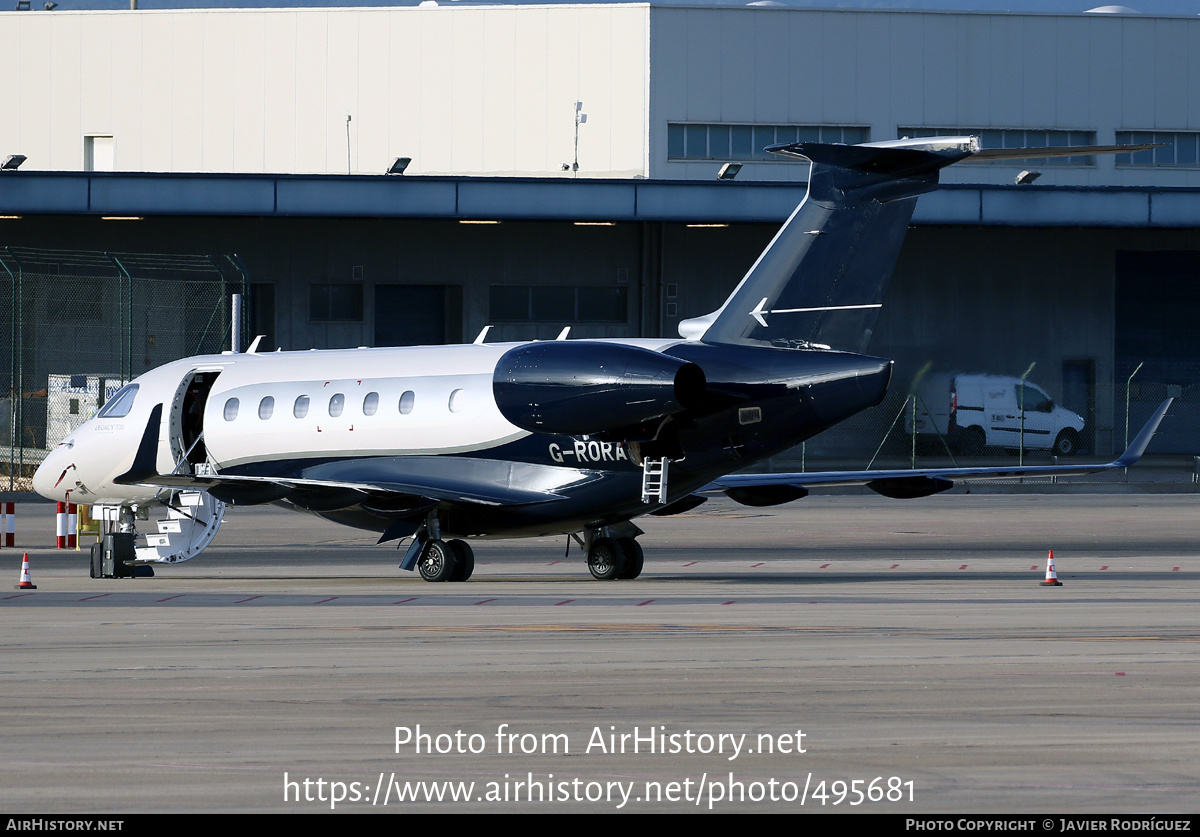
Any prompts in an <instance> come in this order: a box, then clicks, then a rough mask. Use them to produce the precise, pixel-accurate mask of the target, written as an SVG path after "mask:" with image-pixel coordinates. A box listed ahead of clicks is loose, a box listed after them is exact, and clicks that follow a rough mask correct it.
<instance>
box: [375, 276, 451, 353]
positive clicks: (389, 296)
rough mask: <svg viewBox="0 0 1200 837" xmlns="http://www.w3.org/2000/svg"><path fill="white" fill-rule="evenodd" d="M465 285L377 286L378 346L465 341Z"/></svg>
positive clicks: (376, 339)
mask: <svg viewBox="0 0 1200 837" xmlns="http://www.w3.org/2000/svg"><path fill="white" fill-rule="evenodd" d="M462 320H463V293H462V285H376V286H375V345H376V346H436V345H439V344H442V343H461V342H462Z"/></svg>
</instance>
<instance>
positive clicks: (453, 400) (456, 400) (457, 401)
mask: <svg viewBox="0 0 1200 837" xmlns="http://www.w3.org/2000/svg"><path fill="white" fill-rule="evenodd" d="M466 400H467V398H466V393H465V392H464V391H463V390H461V389H456V390H454V392H452V393H450V412H452V413H457V412H458V411H459V410H461V409H462V408H463V405H464V404H465V403H466Z"/></svg>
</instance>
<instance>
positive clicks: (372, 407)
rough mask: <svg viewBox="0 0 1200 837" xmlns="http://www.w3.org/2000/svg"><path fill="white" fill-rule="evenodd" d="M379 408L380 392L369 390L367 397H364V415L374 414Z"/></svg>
mask: <svg viewBox="0 0 1200 837" xmlns="http://www.w3.org/2000/svg"><path fill="white" fill-rule="evenodd" d="M378 409H379V393H377V392H368V393H367V397H366V398H364V399H363V415H364V416H373V415H375V411H376V410H378Z"/></svg>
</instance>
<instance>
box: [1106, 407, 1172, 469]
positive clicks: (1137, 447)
mask: <svg viewBox="0 0 1200 837" xmlns="http://www.w3.org/2000/svg"><path fill="white" fill-rule="evenodd" d="M1174 400H1175V399H1174V397H1172V398H1167V399H1165V400H1164V401H1163V403H1161V404H1159V405H1158V409H1157V410H1155V411H1154V415H1152V416H1150V420H1149V421H1148V422H1146V424H1145V425H1144V426H1143V427H1142V429H1141V430H1140V431H1139V432H1138V434H1137V435H1136V436H1134V437H1133V441H1132V442H1130V443H1129V447H1128V448H1126V449H1125V452H1124V453H1123V454H1121V456H1120V458H1119V459H1117V460H1116V461H1115V462H1113V466H1114V467H1116V468H1128V467H1129V466H1130V465H1132V464H1133V463H1135V462H1137V461H1138V460H1139V459H1141V458H1142V454H1144V453H1145V452H1146V446H1147V445H1149V444H1150V440H1151V439H1153V438H1154V434H1155V432H1156V431H1157V430H1158V425H1159V423H1160V422H1161V421H1162V420H1163V416H1165V415H1166V414H1167V408H1168V407H1170V406H1171V402H1172V401H1174Z"/></svg>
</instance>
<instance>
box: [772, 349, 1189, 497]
mask: <svg viewBox="0 0 1200 837" xmlns="http://www.w3.org/2000/svg"><path fill="white" fill-rule="evenodd" d="M1134 365H1136V364H1132V365H1130V368H1132V367H1133V366H1134ZM1037 366H1038V365H1036V364H1035V370H1036V368H1037ZM1040 366H1041V368H1042V369H1047V368H1050V369H1053V368H1054V366H1053V365H1051V364H1050V363H1046V364H1042V365H1040ZM1175 366H1176V367H1178V364H1175ZM1173 372H1175V373H1176V377H1178V378H1179V379H1180V380H1181V381H1182V382H1175V381H1173V382H1166V381H1156V380H1153V379H1152V378H1150V377H1149V376H1148V375H1147V374H1146V372H1144V371H1143V373H1142V374H1141V375H1135V376H1134V377H1133V378H1132V379H1130V378H1129V375H1128V370H1127V369H1125V368H1124V367H1121V368H1119V369H1118V377H1119V379H1118V380H1113V381H1111V382H1104V381H1093V382H1090V383H1088V384H1087V385H1086V386H1083V387H1080V388H1078V389H1077V390H1075V391H1074V392H1071V393H1065V394H1064V396H1063V401H1064V402H1065V403H1063V404H1060V403H1058V401H1057V400H1056V399H1054V398H1050V396H1049V395H1048V394H1047V393H1046V390H1047V389H1048V387H1042V386H1041V381H1040V380H1039V379H1038V377H1037V376H1036V374H1035V375H1030V376H1029V377H1028V378H1026V379H1025V380H1024V381H1023V382H1022V380H1021V378H1020V376H1019V374H1018V375H1007V376H1006V375H983V374H976V375H959V374H952V373H929V374H927V375H925V376H917V377H918V378H919V380H918V382H917V383H916V384H915V385H911V386H906V385H905V384H904V383H903V380H902V376H901V375H899V374H898V375H897V376H896V378H895V379H894V380H893V384H892V387H891V390H890V391H889V393H888V395H887V396H886V398H885V399H884V400H883V402H882V403H880V404H879V405H878V406H876V407H873V408H871V409H869V410H866V411H864V412H862V413H860V414H858V415H857V416H854V417H852V418H851V419H849V420H847V421H845V422H843V423H842V424H840V425H838V426H836V427H834V428H832V429H831V430H828V431H826V432H825V433H823V434H821V435H820V436H818V437H816V438H815V439H812V440H810V441H809V442H807V443H806V444H804V445H802V446H798V447H796V448H793V449H792V450H790V451H787V452H786V453H784V454H781V455H780V456H776V457H775V458H774V459H773V460H772V461H771V463H770V470H774V471H792V470H804V471H828V470H859V469H867V468H931V467H944V466H947V465H964V466H970V465H1016V464H1018V463H1022V464H1029V465H1050V464H1054V463H1058V464H1071V463H1072V462H1076V461H1078V462H1097V461H1106V460H1111V459H1114V458H1116V456H1118V455H1119V454H1120V453H1121V452H1122V451H1123V450H1124V449H1125V448H1126V447H1127V446H1128V444H1129V442H1130V441H1132V440H1133V438H1134V437H1135V436H1136V435H1137V433H1138V431H1140V430H1141V428H1142V426H1143V425H1144V424H1145V423H1146V421H1147V420H1149V418H1150V417H1151V415H1152V414H1153V413H1154V411H1155V409H1157V408H1158V406H1159V404H1161V403H1162V401H1163V399H1165V398H1167V397H1168V396H1171V397H1174V399H1175V400H1174V402H1173V403H1172V405H1171V408H1170V410H1169V411H1168V413H1167V415H1166V418H1164V419H1163V421H1162V424H1161V425H1160V426H1159V429H1158V432H1157V433H1156V434H1155V436H1154V439H1153V440H1152V441H1151V442H1150V446H1149V447H1148V449H1147V452H1146V459H1144V460H1143V462H1141V463H1139V464H1138V465H1137V466H1136V468H1134V469H1132V470H1130V471H1129V472H1128V473H1126V472H1125V471H1118V472H1109V473H1105V474H1097V475H1095V476H1091V477H1087V478H1081V477H1076V478H1071V479H1072V480H1074V481H1090V482H1111V481H1114V480H1116V481H1132V482H1196V481H1197V479H1198V478H1200V383H1189V381H1197V382H1200V364H1197V365H1196V368H1195V369H1178V368H1176V369H1174V370H1173ZM908 377H909V378H910V379H911V378H912V377H913V376H911V375H910V376H908ZM922 377H923V380H920V378H922ZM963 382H965V383H966V384H967V385H966V386H961V387H960V388H959V389H956V388H955V387H954V384H955V383H960V384H962V383H963ZM1022 384H1024V385H1029V386H1030V389H1025V390H1024V395H1025V397H1026V401H1025V403H1024V410H1022V409H1021V404H1020V403H1019V399H1020V397H1021V395H1022ZM1069 389H1070V387H1069V386H1068V385H1066V384H1064V385H1063V386H1062V387H1060V388H1058V389H1057V390H1056V391H1060V392H1063V391H1066V390H1069ZM972 390H973V391H974V394H973V395H971V394H970V393H971V392H972ZM1038 393H1041V395H1039V394H1038ZM1071 395H1073V396H1074V397H1073V398H1072V397H1070V396H1071ZM956 396H957V398H958V399H959V403H958V404H955V403H954V399H955V397H956ZM981 407H982V408H983V409H980V408H981ZM1063 410H1070V413H1071V414H1073V415H1074V416H1076V417H1077V420H1078V422H1080V423H1081V424H1082V426H1081V427H1079V426H1078V424H1073V423H1071V421H1072V420H1071V416H1070V415H1065V414H1064V413H1063V412H1061V411H1063ZM952 412H953V413H954V414H955V420H954V421H953V422H952V421H950V419H949V416H950V414H951V413H952ZM1022 416H1024V419H1025V420H1024V421H1022ZM1076 427H1078V429H1076ZM1063 439H1066V440H1069V441H1062V440H1063ZM1056 443H1057V444H1056Z"/></svg>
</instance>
